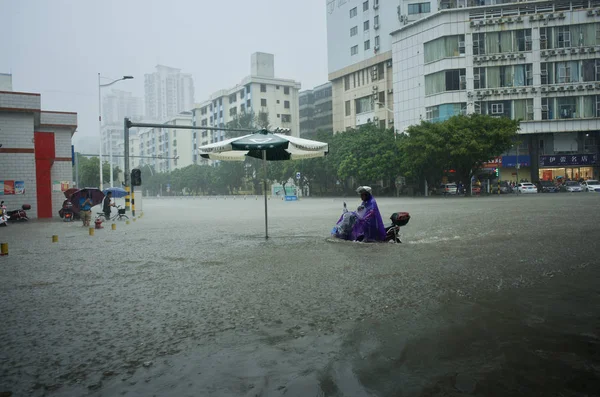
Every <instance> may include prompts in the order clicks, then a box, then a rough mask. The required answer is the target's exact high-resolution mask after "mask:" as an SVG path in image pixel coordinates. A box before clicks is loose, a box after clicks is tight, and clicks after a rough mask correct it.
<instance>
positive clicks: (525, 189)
mask: <svg viewBox="0 0 600 397" xmlns="http://www.w3.org/2000/svg"><path fill="white" fill-rule="evenodd" d="M537 192H538V189H537V186H535V185H534V184H533V183H530V182H521V183H519V184H518V185H517V193H524V194H525V193H537Z"/></svg>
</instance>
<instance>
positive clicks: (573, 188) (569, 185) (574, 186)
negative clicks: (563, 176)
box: [565, 181, 583, 193]
mask: <svg viewBox="0 0 600 397" xmlns="http://www.w3.org/2000/svg"><path fill="white" fill-rule="evenodd" d="M565 188H566V189H567V192H569V193H577V192H583V187H582V186H581V185H580V184H579V182H575V181H568V182H565Z"/></svg>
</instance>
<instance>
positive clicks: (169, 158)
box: [129, 112, 195, 172]
mask: <svg viewBox="0 0 600 397" xmlns="http://www.w3.org/2000/svg"><path fill="white" fill-rule="evenodd" d="M163 124H168V125H183V126H191V125H192V113H191V112H182V113H180V114H178V115H177V116H174V117H170V118H169V119H167V120H163ZM194 132H195V131H193V130H181V129H175V128H169V127H164V128H142V129H140V130H139V131H138V133H137V140H136V139H134V140H132V139H131V138H130V143H129V145H130V147H131V146H133V145H136V146H137V147H138V150H137V154H135V153H136V151H133V152H132V151H130V154H131V153H134V155H137V156H148V157H154V158H139V159H137V160H136V162H135V163H134V164H136V165H137V166H138V167H143V166H145V165H149V166H151V167H152V168H153V169H154V171H156V172H170V171H173V170H176V169H179V168H185V167H187V166H189V165H191V164H192V159H193V156H194V149H193V144H192V142H193V139H192V134H193V133H194Z"/></svg>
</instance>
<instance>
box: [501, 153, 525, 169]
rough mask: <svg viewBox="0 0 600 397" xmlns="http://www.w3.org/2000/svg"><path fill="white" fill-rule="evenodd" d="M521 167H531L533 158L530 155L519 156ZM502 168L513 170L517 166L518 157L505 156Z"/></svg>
mask: <svg viewBox="0 0 600 397" xmlns="http://www.w3.org/2000/svg"><path fill="white" fill-rule="evenodd" d="M518 160H519V166H520V167H529V166H530V165H531V158H530V157H529V155H528V154H527V155H519V158H518ZM502 166H503V167H506V168H512V167H516V166H517V156H503V157H502Z"/></svg>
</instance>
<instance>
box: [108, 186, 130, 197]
mask: <svg viewBox="0 0 600 397" xmlns="http://www.w3.org/2000/svg"><path fill="white" fill-rule="evenodd" d="M108 192H111V193H112V195H113V197H114V198H123V197H125V196H127V190H125V189H121V188H120V187H109V188H106V189H104V190H103V191H102V193H104V194H105V195H107V194H108Z"/></svg>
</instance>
